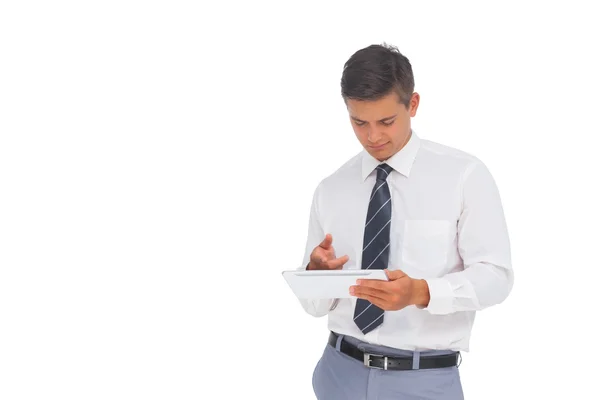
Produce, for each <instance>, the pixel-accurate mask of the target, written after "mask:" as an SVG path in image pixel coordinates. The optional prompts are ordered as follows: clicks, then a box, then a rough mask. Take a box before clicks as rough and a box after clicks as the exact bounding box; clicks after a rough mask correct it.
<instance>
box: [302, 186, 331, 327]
mask: <svg viewBox="0 0 600 400" xmlns="http://www.w3.org/2000/svg"><path fill="white" fill-rule="evenodd" d="M320 189H321V185H320V184H319V186H317V188H316V190H315V192H314V194H313V200H312V205H311V208H310V217H309V220H308V235H307V238H306V247H305V251H304V258H303V261H302V265H301V266H300V267H298V270H304V269H306V267H307V265H308V263H309V261H310V254H311V253H312V251H313V249H314V248H315V247H317V246H318V245H319V243H321V242H322V241H323V239H325V232H324V231H323V228H322V226H321V222H320V216H319V195H320ZM299 300H300V304H301V305H302V307H303V308H304V310H305V311H306V312H307V313H308V314H310V315H312V316H314V317H323V316H325V315H327V314H328V313H329V311H330V309H331V308H332V307H333V305H334V299H299Z"/></svg>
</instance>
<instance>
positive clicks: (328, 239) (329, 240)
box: [319, 233, 333, 250]
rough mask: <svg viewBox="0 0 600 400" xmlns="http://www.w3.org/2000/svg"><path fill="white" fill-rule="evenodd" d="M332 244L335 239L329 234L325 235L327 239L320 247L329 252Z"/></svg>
mask: <svg viewBox="0 0 600 400" xmlns="http://www.w3.org/2000/svg"><path fill="white" fill-rule="evenodd" d="M332 242H333V237H332V236H331V234H329V233H328V234H327V235H325V239H323V241H322V242H321V243H320V244H319V247H322V248H324V249H325V250H329V248H330V247H331V243H332Z"/></svg>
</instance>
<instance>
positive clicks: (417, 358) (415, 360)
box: [413, 350, 421, 369]
mask: <svg viewBox="0 0 600 400" xmlns="http://www.w3.org/2000/svg"><path fill="white" fill-rule="evenodd" d="M420 361H421V352H420V351H416V350H415V351H414V352H413V369H419V362H420Z"/></svg>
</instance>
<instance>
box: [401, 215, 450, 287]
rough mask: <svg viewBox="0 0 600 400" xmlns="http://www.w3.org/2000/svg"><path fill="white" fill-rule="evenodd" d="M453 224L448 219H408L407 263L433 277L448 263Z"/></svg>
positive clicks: (404, 258)
mask: <svg viewBox="0 0 600 400" xmlns="http://www.w3.org/2000/svg"><path fill="white" fill-rule="evenodd" d="M451 227H452V224H451V223H450V221H447V220H434V219H412V220H406V221H404V229H403V235H402V244H401V246H400V248H401V252H402V262H403V266H402V267H400V268H403V267H404V268H406V270H407V271H406V272H407V273H408V270H411V271H414V272H416V273H417V274H419V275H422V276H424V277H433V276H436V274H438V273H440V272H441V271H442V270H443V269H444V268H445V267H446V266H447V264H448V256H449V254H450V253H449V249H450V245H451V241H452V238H451V234H452V230H451Z"/></svg>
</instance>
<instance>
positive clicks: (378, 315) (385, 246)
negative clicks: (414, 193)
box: [354, 164, 392, 334]
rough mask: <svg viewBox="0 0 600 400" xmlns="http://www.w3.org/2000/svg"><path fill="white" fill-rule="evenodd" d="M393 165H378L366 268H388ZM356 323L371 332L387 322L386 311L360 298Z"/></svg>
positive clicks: (365, 249) (365, 244)
mask: <svg viewBox="0 0 600 400" xmlns="http://www.w3.org/2000/svg"><path fill="white" fill-rule="evenodd" d="M391 171H392V167H390V166H389V165H387V164H380V165H378V166H377V181H376V182H375V186H373V191H372V192H371V199H370V200H369V208H368V211H367V219H366V223H365V233H364V240H363V250H362V264H361V265H362V269H385V268H387V267H388V261H389V253H390V224H391V221H392V202H391V200H392V198H391V196H390V188H389V186H388V184H387V181H386V179H387V177H388V175H389V174H390V172H391ZM354 322H355V323H356V325H357V326H358V327H359V329H360V330H361V331H362V332H363V333H365V334H366V333H368V332H370V331H372V330H373V329H375V328H376V327H378V326H379V325H381V323H382V322H383V310H382V309H381V308H379V307H377V306H376V305H374V304H372V303H371V302H369V301H368V300H365V299H360V298H357V299H356V308H355V309H354Z"/></svg>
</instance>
